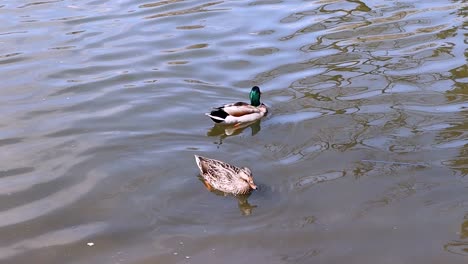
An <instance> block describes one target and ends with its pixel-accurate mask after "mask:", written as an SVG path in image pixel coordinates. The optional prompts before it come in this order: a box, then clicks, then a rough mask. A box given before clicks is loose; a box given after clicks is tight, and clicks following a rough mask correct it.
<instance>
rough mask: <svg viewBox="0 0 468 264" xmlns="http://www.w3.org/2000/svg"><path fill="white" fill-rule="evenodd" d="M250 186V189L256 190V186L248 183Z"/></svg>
mask: <svg viewBox="0 0 468 264" xmlns="http://www.w3.org/2000/svg"><path fill="white" fill-rule="evenodd" d="M249 185H250V188H252V189H254V190H257V185H255V184H253V183H249Z"/></svg>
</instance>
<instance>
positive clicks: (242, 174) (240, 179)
mask: <svg viewBox="0 0 468 264" xmlns="http://www.w3.org/2000/svg"><path fill="white" fill-rule="evenodd" d="M195 161H196V162H197V166H198V168H199V169H200V175H201V176H202V177H203V180H204V181H205V182H206V183H207V184H209V185H210V186H211V187H213V188H214V189H217V190H219V191H222V192H225V193H231V194H234V195H236V194H247V193H249V192H251V191H252V189H257V186H256V185H255V184H254V182H253V178H252V172H251V171H250V169H249V168H246V167H244V168H239V167H236V166H233V165H230V164H227V163H225V162H222V161H219V160H214V159H209V158H205V157H201V156H197V155H195Z"/></svg>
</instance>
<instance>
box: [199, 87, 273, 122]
mask: <svg viewBox="0 0 468 264" xmlns="http://www.w3.org/2000/svg"><path fill="white" fill-rule="evenodd" d="M260 95H261V92H260V88H258V86H254V87H252V90H251V91H250V95H249V97H250V104H248V103H244V102H237V103H234V104H227V105H223V106H221V107H215V108H213V110H212V111H211V113H209V114H208V113H206V115H207V116H209V117H210V118H211V120H213V121H214V122H216V123H223V124H240V123H247V122H252V121H255V120H258V119H260V118H262V117H264V116H265V115H266V114H267V112H268V109H267V107H266V105H264V104H263V103H260Z"/></svg>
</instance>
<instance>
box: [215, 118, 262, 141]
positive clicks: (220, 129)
mask: <svg viewBox="0 0 468 264" xmlns="http://www.w3.org/2000/svg"><path fill="white" fill-rule="evenodd" d="M261 122H262V121H261V120H257V121H253V122H248V123H241V124H236V125H223V124H215V125H213V127H212V128H211V129H210V130H209V131H208V132H207V133H206V135H207V136H210V137H219V142H218V143H217V144H218V145H221V144H222V143H223V139H225V138H227V137H230V136H236V135H239V134H240V133H242V131H244V130H245V129H246V128H250V129H251V135H252V136H255V135H256V134H257V133H258V132H259V131H260V129H261V126H260V123H261Z"/></svg>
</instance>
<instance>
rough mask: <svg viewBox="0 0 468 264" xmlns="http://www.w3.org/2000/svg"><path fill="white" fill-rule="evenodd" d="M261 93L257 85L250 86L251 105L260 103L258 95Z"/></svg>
mask: <svg viewBox="0 0 468 264" xmlns="http://www.w3.org/2000/svg"><path fill="white" fill-rule="evenodd" d="M261 94H262V93H261V92H260V88H258V86H254V87H252V90H250V94H249V97H250V104H251V105H253V106H259V105H260V95H261Z"/></svg>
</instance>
